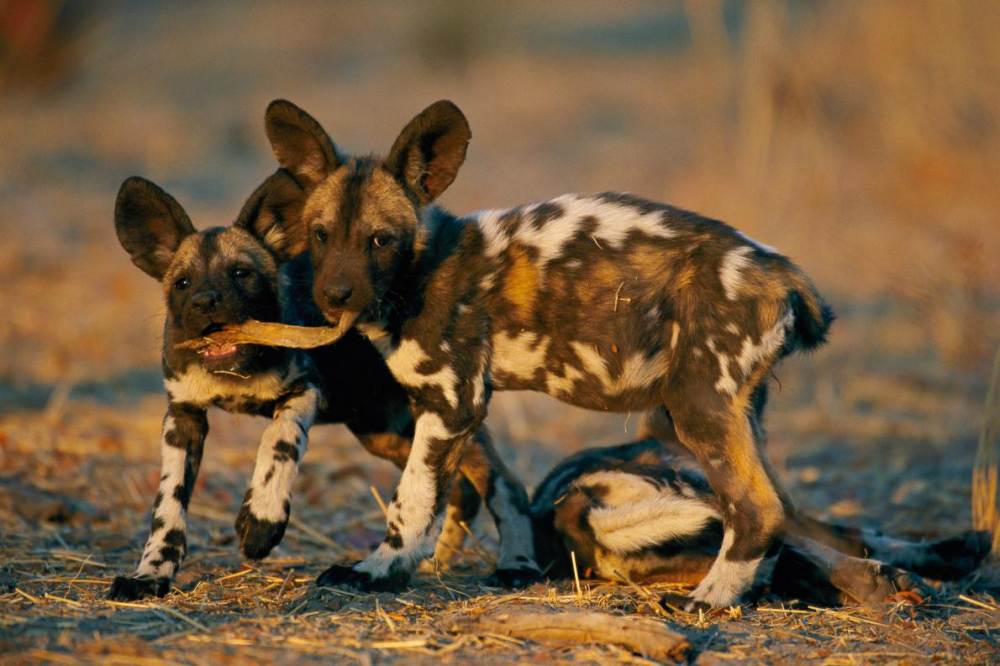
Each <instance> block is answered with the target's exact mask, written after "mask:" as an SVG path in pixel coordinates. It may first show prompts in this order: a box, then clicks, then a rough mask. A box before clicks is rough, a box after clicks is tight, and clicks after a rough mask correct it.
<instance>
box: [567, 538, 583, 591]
mask: <svg viewBox="0 0 1000 666" xmlns="http://www.w3.org/2000/svg"><path fill="white" fill-rule="evenodd" d="M569 558H570V560H572V562H573V582H574V583H576V598H577V599H579V600H580V601H583V588H582V587H581V586H580V572H579V571H578V570H577V568H576V551H575V550H571V551H569Z"/></svg>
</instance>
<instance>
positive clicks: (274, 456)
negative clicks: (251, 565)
mask: <svg viewBox="0 0 1000 666" xmlns="http://www.w3.org/2000/svg"><path fill="white" fill-rule="evenodd" d="M319 401H320V395H319V391H318V390H317V389H316V388H314V387H313V386H310V385H307V386H306V387H304V388H303V389H302V390H301V391H297V392H295V393H294V394H292V395H290V396H288V397H287V398H285V399H284V400H283V401H282V402H281V404H279V405H278V406H277V407H275V408H274V415H273V418H272V419H271V423H269V424H268V426H267V428H265V429H264V434H263V435H262V436H261V438H260V446H259V447H258V449H257V463H256V465H255V466H254V471H253V477H252V478H251V480H250V487H249V488H248V489H247V492H246V495H245V496H244V497H243V505H242V506H241V507H240V513H239V515H238V516H237V517H236V534H237V535H239V537H240V549H241V550H242V551H243V554H244V555H246V556H247V557H248V558H249V559H251V560H259V559H262V558H264V557H266V556H267V554H268V553H270V552H271V549H272V548H274V547H275V546H277V545H278V544H279V543H281V538H282V537H283V536H284V535H285V527H286V526H287V525H288V519H289V517H290V515H291V499H290V498H291V495H292V482H293V481H295V475H296V473H297V472H298V468H299V461H300V460H301V459H302V455H303V454H304V453H305V451H306V444H307V443H308V437H309V428H310V427H312V424H313V422H314V421H315V420H316V412H317V410H318V409H319Z"/></svg>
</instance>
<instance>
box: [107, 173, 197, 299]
mask: <svg viewBox="0 0 1000 666" xmlns="http://www.w3.org/2000/svg"><path fill="white" fill-rule="evenodd" d="M115 231H116V232H117V233H118V242H120V243H121V244H122V247H123V248H125V251H126V252H128V253H129V256H130V257H132V263H133V264H135V265H136V266H138V267H139V268H140V269H141V270H142V271H143V272H145V273H147V274H148V275H151V276H152V277H154V278H156V279H157V280H162V279H163V275H164V273H166V272H167V268H168V267H169V266H170V262H171V261H173V258H174V253H175V252H177V248H178V247H179V246H180V244H181V241H183V240H184V238H185V237H187V236H188V235H189V234H193V233H195V228H194V225H193V224H191V220H190V219H189V218H188V216H187V213H185V212H184V209H183V208H181V205H180V204H179V203H177V201H176V200H175V199H174V198H173V197H172V196H170V195H169V194H167V193H166V192H164V191H163V190H162V189H160V188H159V187H158V186H157V185H155V184H154V183H152V182H150V181H148V180H146V179H145V178H140V177H138V176H132V177H131V178H128V179H126V180H125V182H124V183H122V186H121V187H120V188H119V189H118V198H117V199H116V200H115Z"/></svg>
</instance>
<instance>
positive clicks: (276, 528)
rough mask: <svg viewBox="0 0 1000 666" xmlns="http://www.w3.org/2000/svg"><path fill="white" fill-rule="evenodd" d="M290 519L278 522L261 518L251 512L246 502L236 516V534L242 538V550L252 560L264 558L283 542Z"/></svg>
mask: <svg viewBox="0 0 1000 666" xmlns="http://www.w3.org/2000/svg"><path fill="white" fill-rule="evenodd" d="M287 526H288V519H287V518H286V519H285V520H283V521H281V522H277V523H273V522H271V521H270V520H261V519H260V518H257V517H256V516H254V515H253V513H251V512H250V507H249V506H247V505H246V504H244V505H243V506H242V507H240V513H239V515H238V516H236V534H237V536H239V538H240V550H241V551H243V554H244V555H245V556H246V557H247V558H248V559H251V560H262V559H264V558H265V557H267V554H268V553H270V552H271V550H272V549H273V548H274V547H275V546H277V545H278V544H279V543H281V539H282V537H284V536H285V527H287Z"/></svg>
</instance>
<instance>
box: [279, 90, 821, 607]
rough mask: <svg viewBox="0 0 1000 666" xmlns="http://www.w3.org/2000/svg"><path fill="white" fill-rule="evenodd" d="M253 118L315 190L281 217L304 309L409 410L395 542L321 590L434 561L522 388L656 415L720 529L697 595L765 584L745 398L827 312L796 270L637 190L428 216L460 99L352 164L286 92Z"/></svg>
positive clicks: (774, 504)
mask: <svg viewBox="0 0 1000 666" xmlns="http://www.w3.org/2000/svg"><path fill="white" fill-rule="evenodd" d="M265 124H266V130H267V135H268V138H269V139H270V142H271V145H272V148H273V150H274V153H275V156H276V157H277V159H278V162H279V163H280V164H281V166H282V167H284V168H285V169H287V170H288V171H289V172H290V173H291V175H292V176H293V177H294V178H295V179H296V181H297V182H298V183H299V184H301V185H302V186H303V188H304V189H305V190H306V192H307V194H308V199H307V200H306V202H305V204H304V207H303V210H302V217H301V220H290V219H286V220H284V222H285V224H286V225H287V226H288V227H289V228H291V227H294V226H296V225H304V226H305V228H306V233H307V235H308V243H309V249H310V255H311V257H312V263H313V267H314V271H315V283H314V286H313V298H314V300H315V302H316V304H317V305H318V306H319V309H320V310H321V311H322V312H323V314H324V316H325V317H326V319H327V320H328V321H330V322H332V323H334V324H336V325H338V326H339V327H340V328H344V325H345V322H346V323H354V324H355V325H356V326H357V328H358V329H359V330H360V331H361V332H362V333H363V334H364V335H365V336H367V337H368V338H369V339H370V340H371V341H372V342H373V343H374V344H375V346H376V347H377V348H378V349H379V351H380V352H381V353H382V355H383V357H384V358H385V359H386V362H387V364H388V366H389V369H390V370H391V371H392V374H393V376H394V377H395V378H396V379H397V380H398V381H399V383H400V384H402V385H403V386H404V387H405V388H406V391H407V393H408V396H409V398H410V404H411V406H412V409H413V412H414V415H415V417H416V430H415V435H414V440H413V455H411V456H410V458H409V460H408V461H407V464H406V468H405V469H404V471H403V475H402V478H401V480H400V484H399V488H398V490H397V493H396V494H395V495H394V496H393V500H392V503H391V506H390V508H389V516H388V524H387V534H388V536H387V537H386V540H385V542H384V543H383V544H381V545H380V546H379V547H378V549H377V550H375V551H374V552H373V553H372V554H371V555H369V557H368V558H366V559H365V560H364V561H363V562H360V563H358V564H356V565H354V566H352V567H341V566H334V567H331V568H330V569H329V570H327V571H326V572H325V573H324V574H323V575H322V576H321V577H320V582H321V583H322V584H339V583H345V584H349V585H354V586H357V587H360V588H362V589H398V588H400V587H402V586H403V585H405V584H406V582H407V579H408V578H409V575H410V572H411V571H412V570H413V568H414V566H415V562H417V561H419V560H420V559H421V558H424V557H426V556H428V555H429V554H430V552H431V546H432V544H433V542H434V535H435V534H436V533H437V529H439V526H440V517H441V513H442V510H443V507H444V504H445V500H446V498H447V492H448V489H449V488H450V480H451V478H452V476H453V474H454V472H455V470H456V467H457V462H458V460H459V453H460V452H461V450H462V446H463V443H464V442H465V441H466V440H467V439H468V437H469V436H470V435H471V434H472V433H474V432H475V430H476V428H477V427H478V425H479V423H480V422H481V421H482V419H483V418H484V417H485V415H486V410H487V404H488V402H489V397H490V393H491V391H493V390H515V389H516V390H534V391H543V392H545V393H548V394H550V395H552V396H555V397H556V398H559V399H561V400H563V401H565V402H568V403H570V404H573V405H577V406H580V407H585V408H589V409H595V410H602V411H619V412H624V411H638V410H647V409H652V408H655V407H662V408H665V409H666V410H667V411H668V412H669V414H670V416H671V418H672V419H673V423H674V427H675V429H676V432H677V435H678V437H679V439H680V441H681V442H682V443H683V445H684V446H685V447H686V448H687V449H689V450H690V451H691V452H692V453H693V454H694V455H695V457H696V458H697V459H698V461H699V464H701V465H702V467H703V468H704V469H705V471H706V473H707V477H708V480H709V483H710V484H711V486H712V488H713V490H714V491H715V492H716V493H717V495H718V497H719V503H720V511H721V512H722V522H723V525H724V526H725V530H724V536H723V542H722V547H721V549H720V550H719V555H718V557H717V558H716V559H715V561H714V563H713V565H712V567H711V569H710V571H709V573H708V574H707V575H706V576H705V577H704V579H702V581H701V583H700V584H699V585H698V587H697V588H696V589H695V591H694V593H693V598H694V599H696V600H699V601H702V602H705V603H708V604H710V605H713V606H725V605H728V604H731V603H733V602H735V601H736V600H737V598H738V597H739V596H740V595H741V594H742V593H743V592H745V591H746V590H748V589H749V588H750V587H751V584H752V583H753V582H754V580H755V578H756V577H757V575H758V570H760V571H759V573H760V575H761V576H762V577H766V575H767V572H768V569H769V567H768V566H763V567H762V566H761V564H762V562H764V560H765V557H767V556H768V555H770V554H773V552H772V547H773V546H775V544H776V535H777V534H778V533H779V531H780V530H782V529H783V528H784V527H785V523H786V515H789V514H791V513H792V511H793V507H792V505H791V503H790V501H789V500H788V498H787V496H786V495H785V493H783V492H782V491H781V490H780V488H779V486H778V484H777V481H776V479H775V478H774V475H773V473H772V472H771V470H770V469H769V466H768V464H767V462H766V460H765V459H764V458H763V457H762V456H761V455H760V452H759V450H758V449H759V442H758V430H759V429H758V427H757V426H756V422H755V415H754V413H753V412H752V411H751V410H750V409H749V407H748V406H749V405H750V404H751V402H752V401H753V400H754V396H755V394H756V393H757V392H758V391H759V390H761V387H762V386H763V384H764V381H765V378H766V377H767V375H768V373H769V372H770V371H771V368H773V367H774V365H775V364H776V363H777V362H778V360H779V359H781V358H782V357H783V356H786V355H788V354H791V353H792V352H794V351H796V350H800V349H812V348H815V347H817V346H819V345H820V344H822V343H823V341H824V338H825V336H826V333H827V329H828V327H829V325H830V322H831V320H832V318H833V315H832V314H831V312H830V310H829V308H828V307H827V306H826V305H825V304H824V303H823V301H822V299H821V298H820V296H819V294H818V293H817V292H816V289H815V288H814V286H813V284H812V283H811V282H810V281H809V279H808V278H807V277H806V276H805V275H804V274H803V273H802V272H801V271H800V270H799V269H798V268H797V267H796V266H795V265H794V264H793V263H792V262H791V261H789V260H788V259H787V258H786V257H784V256H782V255H780V254H778V253H777V252H776V251H775V250H773V249H772V248H769V247H767V246H764V245H761V244H759V243H757V242H755V241H753V240H751V239H750V238H748V237H747V236H745V235H743V234H742V233H740V232H738V231H736V230H735V229H733V228H731V227H729V226H727V225H725V224H723V223H722V222H718V221H715V220H710V219H706V218H703V217H700V216H698V215H696V214H694V213H690V212H687V211H683V210H680V209H677V208H674V207H671V206H667V205H663V204H659V203H654V202H651V201H647V200H644V199H640V198H638V197H635V196H631V195H628V194H617V193H605V194H599V195H594V196H584V195H574V194H570V195H564V196H561V197H558V198H556V199H552V200H550V201H545V202H542V203H537V204H533V205H528V206H521V207H517V208H511V209H508V210H500V211H485V212H479V213H473V214H471V215H469V216H466V217H456V216H454V215H451V214H449V213H447V212H446V211H444V210H443V209H441V208H439V207H436V206H434V205H432V204H433V202H434V200H435V199H437V197H438V196H439V195H440V194H441V193H442V192H444V190H445V189H446V188H447V187H448V186H449V185H450V184H451V183H452V181H453V180H454V178H455V176H456V174H457V172H458V169H459V167H460V166H461V164H462V162H463V161H464V159H465V152H466V146H467V144H468V142H469V139H470V136H471V134H470V131H469V126H468V123H467V121H466V119H465V117H464V116H463V115H462V113H461V111H459V109H458V108H457V107H456V106H455V105H454V104H452V103H450V102H444V101H442V102H438V103H435V104H433V105H431V106H430V107H428V108H427V109H426V110H424V111H423V112H422V113H420V114H419V115H417V116H416V117H415V118H414V119H413V120H412V121H410V123H409V124H408V125H406V127H405V128H404V129H403V131H402V133H401V134H400V135H399V137H398V138H397V139H396V141H395V142H394V143H393V145H392V148H391V149H390V151H389V154H388V156H387V157H386V158H384V159H380V158H377V157H349V156H346V155H344V154H342V153H341V152H339V151H338V149H337V147H336V146H335V145H334V143H333V141H332V140H331V139H330V138H329V136H328V135H327V134H326V132H325V131H324V130H323V129H322V127H320V125H319V124H318V123H317V122H316V121H315V120H314V119H313V118H312V117H310V116H309V115H308V114H306V113H305V112H304V111H302V110H300V109H299V108H298V107H296V106H294V105H293V104H291V103H289V102H286V101H283V100H278V101H275V102H272V104H271V105H270V106H269V107H268V110H267V114H266V121H265ZM767 561H768V563H773V558H770V557H768V558H767Z"/></svg>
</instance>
